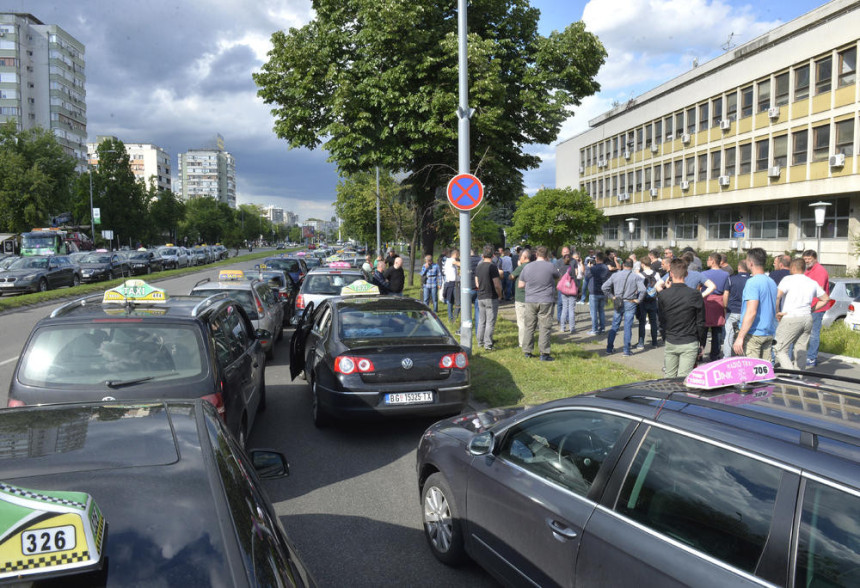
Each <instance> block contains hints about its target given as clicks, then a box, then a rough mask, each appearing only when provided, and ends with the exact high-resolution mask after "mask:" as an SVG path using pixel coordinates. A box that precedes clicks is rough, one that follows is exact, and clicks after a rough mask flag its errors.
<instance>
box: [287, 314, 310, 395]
mask: <svg viewBox="0 0 860 588" xmlns="http://www.w3.org/2000/svg"><path fill="white" fill-rule="evenodd" d="M313 315H314V303H313V302H310V303H308V305H307V307H305V311H304V313H302V316H301V317H300V318H299V322H298V324H297V325H296V330H295V331H294V332H293V336H292V338H291V339H290V378H291V379H293V380H295V379H296V378H297V377H298V375H299V374H300V373H302V371H303V370H304V369H305V339H306V338H307V336H308V333H310V330H311V327H312V326H313V322H314V317H313Z"/></svg>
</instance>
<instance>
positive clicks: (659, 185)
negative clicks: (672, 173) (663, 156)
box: [654, 164, 663, 188]
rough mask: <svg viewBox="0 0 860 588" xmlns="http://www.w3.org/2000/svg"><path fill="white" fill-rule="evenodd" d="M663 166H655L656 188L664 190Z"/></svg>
mask: <svg viewBox="0 0 860 588" xmlns="http://www.w3.org/2000/svg"><path fill="white" fill-rule="evenodd" d="M662 170H663V168H662V166H660V165H659V164H658V165H655V166H654V187H655V188H662V187H663V177H662Z"/></svg>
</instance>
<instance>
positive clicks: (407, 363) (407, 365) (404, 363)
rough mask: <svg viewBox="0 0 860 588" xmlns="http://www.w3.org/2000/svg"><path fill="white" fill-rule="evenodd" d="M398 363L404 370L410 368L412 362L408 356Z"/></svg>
mask: <svg viewBox="0 0 860 588" xmlns="http://www.w3.org/2000/svg"><path fill="white" fill-rule="evenodd" d="M400 365H402V366H403V369H405V370H411V369H412V366H413V365H414V364H413V363H412V360H411V359H409V358H408V357H404V358H403V361H401V362H400Z"/></svg>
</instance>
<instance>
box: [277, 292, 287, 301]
mask: <svg viewBox="0 0 860 588" xmlns="http://www.w3.org/2000/svg"><path fill="white" fill-rule="evenodd" d="M278 296H280V297H281V300H286V299H287V298H289V294H287V293H286V292H278Z"/></svg>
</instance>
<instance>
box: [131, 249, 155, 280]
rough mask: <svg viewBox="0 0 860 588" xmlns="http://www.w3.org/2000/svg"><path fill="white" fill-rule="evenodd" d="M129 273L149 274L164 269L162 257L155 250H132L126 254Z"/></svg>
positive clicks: (136, 274)
mask: <svg viewBox="0 0 860 588" xmlns="http://www.w3.org/2000/svg"><path fill="white" fill-rule="evenodd" d="M126 259H127V260H128V267H129V269H130V270H131V275H133V276H139V275H141V274H151V273H152V272H160V271H162V270H163V269H164V258H163V257H161V255H159V254H158V253H156V252H155V251H132V252H130V253H128V254H126Z"/></svg>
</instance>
